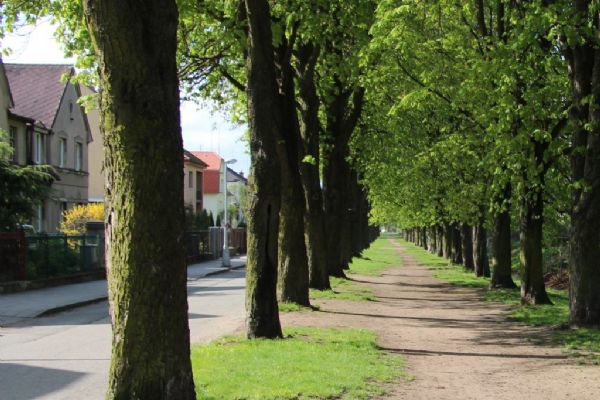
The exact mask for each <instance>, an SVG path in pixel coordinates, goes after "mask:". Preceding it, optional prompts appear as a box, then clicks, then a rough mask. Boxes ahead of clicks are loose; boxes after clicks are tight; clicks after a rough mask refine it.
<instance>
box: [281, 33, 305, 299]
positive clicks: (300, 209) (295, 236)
mask: <svg viewBox="0 0 600 400" xmlns="http://www.w3.org/2000/svg"><path fill="white" fill-rule="evenodd" d="M291 47H293V43H289V42H288V40H287V39H285V38H284V39H283V40H282V43H281V44H280V46H279V47H278V48H277V50H276V52H275V54H276V56H277V65H278V66H279V68H278V71H279V79H278V81H279V82H280V85H281V86H280V98H281V104H282V112H283V118H282V120H283V121H282V128H283V129H281V131H280V132H281V134H280V137H279V140H278V142H277V143H278V154H279V159H280V163H279V165H280V168H281V206H280V211H279V253H278V257H277V259H278V262H279V267H278V283H277V286H278V292H279V301H281V302H285V303H297V304H301V305H304V306H309V305H310V301H309V298H308V257H307V254H306V243H305V241H304V240H305V239H304V210H305V198H304V191H303V189H302V181H301V179H300V165H299V162H298V161H299V157H300V153H299V151H300V140H301V138H300V125H299V121H298V113H297V111H296V90H295V85H294V71H293V69H292V66H291V64H290V57H291V50H292V49H291Z"/></svg>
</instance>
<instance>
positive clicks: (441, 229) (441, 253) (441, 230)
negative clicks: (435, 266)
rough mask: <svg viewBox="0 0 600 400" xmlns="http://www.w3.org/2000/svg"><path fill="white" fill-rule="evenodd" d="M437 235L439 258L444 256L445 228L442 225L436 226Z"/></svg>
mask: <svg viewBox="0 0 600 400" xmlns="http://www.w3.org/2000/svg"><path fill="white" fill-rule="evenodd" d="M435 234H436V244H437V248H436V250H435V252H436V254H437V256H438V257H443V256H444V227H443V226H442V225H436V229H435Z"/></svg>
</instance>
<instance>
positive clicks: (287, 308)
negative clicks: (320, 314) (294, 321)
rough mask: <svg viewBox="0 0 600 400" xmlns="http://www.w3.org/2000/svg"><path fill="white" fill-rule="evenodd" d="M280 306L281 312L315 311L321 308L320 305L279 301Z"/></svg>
mask: <svg viewBox="0 0 600 400" xmlns="http://www.w3.org/2000/svg"><path fill="white" fill-rule="evenodd" d="M278 307H279V312H299V311H315V310H318V309H319V306H314V305H311V306H310V307H306V306H303V305H301V304H298V303H279V304H278Z"/></svg>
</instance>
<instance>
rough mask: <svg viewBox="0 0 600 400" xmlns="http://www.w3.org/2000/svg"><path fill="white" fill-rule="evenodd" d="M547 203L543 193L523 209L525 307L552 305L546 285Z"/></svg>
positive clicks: (522, 292)
mask: <svg viewBox="0 0 600 400" xmlns="http://www.w3.org/2000/svg"><path fill="white" fill-rule="evenodd" d="M543 214H544V203H543V198H542V193H541V191H540V190H538V191H536V192H534V193H531V198H528V197H526V198H525V199H524V200H523V204H522V206H521V230H520V239H521V244H520V253H519V259H520V261H521V304H551V303H552V302H551V301H550V298H549V297H548V294H547V293H546V286H545V284H544V271H543V259H542V235H543V232H542V228H543V223H544V215H543Z"/></svg>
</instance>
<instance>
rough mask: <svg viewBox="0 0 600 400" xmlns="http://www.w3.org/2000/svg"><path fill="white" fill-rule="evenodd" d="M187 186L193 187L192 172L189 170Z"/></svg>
mask: <svg viewBox="0 0 600 400" xmlns="http://www.w3.org/2000/svg"><path fill="white" fill-rule="evenodd" d="M188 187H191V188H193V187H194V172H193V171H190V172H189V174H188Z"/></svg>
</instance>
